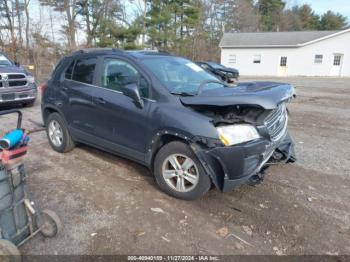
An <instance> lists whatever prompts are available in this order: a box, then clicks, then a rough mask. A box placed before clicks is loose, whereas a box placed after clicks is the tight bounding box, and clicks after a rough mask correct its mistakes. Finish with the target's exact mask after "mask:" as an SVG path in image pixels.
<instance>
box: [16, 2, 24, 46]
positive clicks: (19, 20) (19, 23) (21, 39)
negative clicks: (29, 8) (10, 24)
mask: <svg viewBox="0 0 350 262" xmlns="http://www.w3.org/2000/svg"><path fill="white" fill-rule="evenodd" d="M16 15H17V23H18V35H19V47H20V48H21V47H22V45H23V37H22V17H21V16H22V15H21V7H20V5H19V0H16Z"/></svg>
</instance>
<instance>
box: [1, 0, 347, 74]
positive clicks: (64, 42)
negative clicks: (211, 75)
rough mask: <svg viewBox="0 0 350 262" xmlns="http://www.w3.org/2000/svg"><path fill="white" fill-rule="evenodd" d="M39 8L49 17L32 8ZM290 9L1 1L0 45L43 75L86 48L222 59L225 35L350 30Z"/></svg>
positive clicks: (203, 0) (199, 1)
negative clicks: (65, 57) (64, 58)
mask: <svg viewBox="0 0 350 262" xmlns="http://www.w3.org/2000/svg"><path fill="white" fill-rule="evenodd" d="M37 5H40V9H41V11H42V13H45V17H46V18H45V19H44V18H42V16H43V15H42V13H39V14H38V13H37V12H34V11H33V10H34V8H33V7H34V6H37ZM286 6H287V3H286V1H283V0H258V1H256V0H0V29H1V31H0V48H1V50H3V51H5V52H6V53H7V54H8V55H9V56H10V57H11V58H13V59H14V60H19V61H20V62H21V63H24V64H35V65H36V68H35V72H34V73H35V74H39V73H40V72H43V70H41V69H42V68H43V69H46V68H48V67H49V68H50V67H52V66H53V64H54V63H55V62H56V60H57V58H59V57H60V56H62V55H64V54H66V53H69V52H71V51H73V50H75V49H77V48H81V47H117V48H122V49H144V48H151V49H158V50H165V51H170V52H173V53H176V54H178V55H181V56H186V57H189V58H191V59H210V60H217V59H218V57H219V52H220V50H219V47H218V45H219V42H220V39H221V37H222V35H223V33H225V32H263V31H300V30H340V29H342V28H344V27H346V26H347V19H346V17H344V16H342V15H341V14H339V13H334V12H332V11H327V12H326V13H324V14H321V15H319V14H316V13H315V11H314V10H313V9H312V7H311V6H310V5H307V4H304V5H300V6H298V5H296V6H292V7H290V8H287V7H286ZM44 20H45V21H44ZM58 20H59V21H60V22H59V23H57V21H58ZM57 24H59V27H58V28H57ZM50 69H51V68H50Z"/></svg>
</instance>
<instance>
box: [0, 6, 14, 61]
mask: <svg viewBox="0 0 350 262" xmlns="http://www.w3.org/2000/svg"><path fill="white" fill-rule="evenodd" d="M3 1H4V8H5V17H6V20H7V23H8V27H9V30H10V35H11V46H12V47H11V49H12V50H11V51H12V54H13V59H14V60H15V61H17V39H16V36H15V29H14V25H13V20H12V16H11V13H10V8H9V5H8V0H3Z"/></svg>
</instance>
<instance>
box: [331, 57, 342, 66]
mask: <svg viewBox="0 0 350 262" xmlns="http://www.w3.org/2000/svg"><path fill="white" fill-rule="evenodd" d="M340 62H341V55H335V56H334V61H333V65H335V66H340Z"/></svg>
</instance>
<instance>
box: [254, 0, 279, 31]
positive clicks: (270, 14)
mask: <svg viewBox="0 0 350 262" xmlns="http://www.w3.org/2000/svg"><path fill="white" fill-rule="evenodd" d="M257 5H258V10H259V14H260V16H261V19H260V23H261V30H263V31H279V24H280V21H281V15H282V11H283V9H284V6H285V2H283V1H282V0H259V1H258V3H257Z"/></svg>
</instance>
